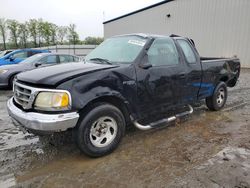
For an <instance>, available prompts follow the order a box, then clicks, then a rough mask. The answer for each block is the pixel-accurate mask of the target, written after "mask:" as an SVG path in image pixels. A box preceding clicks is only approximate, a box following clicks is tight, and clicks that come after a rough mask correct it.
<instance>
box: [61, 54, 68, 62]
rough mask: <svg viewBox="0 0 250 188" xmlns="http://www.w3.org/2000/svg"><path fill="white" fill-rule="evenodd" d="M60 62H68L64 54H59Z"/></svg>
mask: <svg viewBox="0 0 250 188" xmlns="http://www.w3.org/2000/svg"><path fill="white" fill-rule="evenodd" d="M59 59H60V63H66V62H68V60H67V58H66V56H65V55H59Z"/></svg>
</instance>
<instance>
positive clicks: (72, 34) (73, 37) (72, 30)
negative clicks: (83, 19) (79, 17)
mask: <svg viewBox="0 0 250 188" xmlns="http://www.w3.org/2000/svg"><path fill="white" fill-rule="evenodd" d="M68 31H69V33H68V39H69V42H70V43H73V44H77V43H78V42H79V35H78V33H77V32H76V25H75V24H70V25H69V27H68Z"/></svg>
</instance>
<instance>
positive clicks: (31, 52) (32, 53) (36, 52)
mask: <svg viewBox="0 0 250 188" xmlns="http://www.w3.org/2000/svg"><path fill="white" fill-rule="evenodd" d="M39 53H41V52H40V51H30V53H29V54H28V55H29V57H30V56H33V55H35V54H39Z"/></svg>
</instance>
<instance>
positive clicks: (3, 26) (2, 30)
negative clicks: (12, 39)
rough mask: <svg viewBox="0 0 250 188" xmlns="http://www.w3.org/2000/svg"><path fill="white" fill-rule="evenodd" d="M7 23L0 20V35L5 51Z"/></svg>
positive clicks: (2, 19)
mask: <svg viewBox="0 0 250 188" xmlns="http://www.w3.org/2000/svg"><path fill="white" fill-rule="evenodd" d="M7 29H8V28H7V21H6V20H5V19H4V18H0V34H1V37H2V41H3V47H4V49H5V50H6V39H7Z"/></svg>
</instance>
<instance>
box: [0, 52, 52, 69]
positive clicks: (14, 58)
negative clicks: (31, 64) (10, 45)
mask: <svg viewBox="0 0 250 188" xmlns="http://www.w3.org/2000/svg"><path fill="white" fill-rule="evenodd" d="M48 52H50V51H49V50H41V49H21V50H15V51H13V52H11V53H8V54H6V55H5V56H3V57H1V58H0V66H1V65H11V64H18V63H20V62H21V61H23V60H25V59H26V58H28V57H30V56H32V55H35V54H38V53H48Z"/></svg>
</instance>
